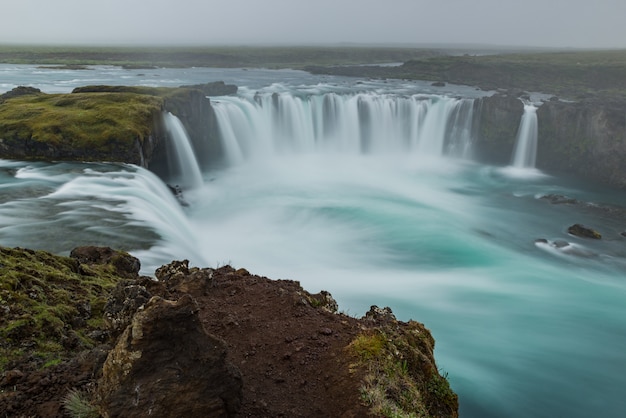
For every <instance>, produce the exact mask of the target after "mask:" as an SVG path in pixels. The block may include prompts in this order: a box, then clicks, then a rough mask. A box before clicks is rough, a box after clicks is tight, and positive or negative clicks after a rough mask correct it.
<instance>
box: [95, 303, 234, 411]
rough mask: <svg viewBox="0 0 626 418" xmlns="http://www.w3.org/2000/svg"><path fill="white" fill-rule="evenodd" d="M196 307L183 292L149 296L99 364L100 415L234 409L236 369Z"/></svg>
mask: <svg viewBox="0 0 626 418" xmlns="http://www.w3.org/2000/svg"><path fill="white" fill-rule="evenodd" d="M197 313H198V306H197V304H196V303H195V301H194V300H193V298H192V297H191V296H189V295H185V296H183V297H181V298H180V299H179V300H178V301H176V302H174V301H168V300H165V299H162V298H160V297H158V296H155V297H153V298H152V299H150V301H149V302H148V303H147V304H146V305H145V307H144V308H143V309H141V310H139V312H138V313H137V314H136V315H135V316H134V318H133V321H132V324H131V325H130V326H128V327H127V328H126V330H125V331H124V333H123V334H122V336H121V337H120V338H119V340H118V343H117V345H116V346H115V347H114V348H113V350H111V352H110V353H109V356H108V358H107V360H106V362H105V364H104V367H103V371H102V379H101V380H100V383H99V390H98V392H99V394H100V396H101V398H102V406H103V409H104V411H106V413H105V416H110V417H124V416H127V417H131V416H154V417H172V418H174V417H184V416H189V417H194V416H209V417H228V416H232V415H233V414H234V413H235V412H236V411H237V410H238V409H239V406H240V402H241V375H240V374H239V371H238V370H237V369H236V368H234V367H232V365H230V364H229V363H228V362H227V361H225V360H226V345H225V343H224V342H223V341H221V340H220V339H219V338H217V337H214V336H210V335H208V334H207V333H206V332H205V330H204V329H203V327H202V325H201V324H200V322H199V320H198V316H197Z"/></svg>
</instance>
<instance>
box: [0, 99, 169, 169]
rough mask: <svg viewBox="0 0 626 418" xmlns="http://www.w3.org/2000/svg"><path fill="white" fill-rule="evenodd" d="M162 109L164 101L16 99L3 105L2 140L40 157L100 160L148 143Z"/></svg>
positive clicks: (1, 113)
mask: <svg viewBox="0 0 626 418" xmlns="http://www.w3.org/2000/svg"><path fill="white" fill-rule="evenodd" d="M162 105H163V100H162V99H161V98H160V97H157V96H150V95H140V94H133V93H98V94H95V93H80V94H34V95H26V96H20V97H14V98H10V99H7V100H5V101H4V102H2V103H0V138H2V139H3V140H4V141H5V142H6V143H11V144H12V148H14V149H22V150H23V151H22V152H23V153H25V154H32V155H33V156H34V157H36V156H37V154H38V153H39V154H42V155H41V156H46V155H48V154H50V153H52V154H53V155H52V156H55V155H54V151H55V150H58V151H57V152H62V153H64V154H69V155H76V156H77V157H79V158H80V159H82V160H88V159H98V160H100V159H103V154H104V155H107V154H110V153H114V152H116V153H120V152H125V151H126V152H131V151H132V150H133V149H134V147H135V144H136V141H137V140H139V141H140V142H142V141H143V140H145V138H147V137H148V136H149V135H150V132H151V129H152V126H153V123H152V122H153V119H154V118H155V115H156V114H158V113H160V111H161V108H162ZM27 156H28V155H27ZM90 156H91V158H90Z"/></svg>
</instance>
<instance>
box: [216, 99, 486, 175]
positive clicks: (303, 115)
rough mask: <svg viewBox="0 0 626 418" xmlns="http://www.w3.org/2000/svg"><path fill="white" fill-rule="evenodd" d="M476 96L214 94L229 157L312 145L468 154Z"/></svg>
mask: <svg viewBox="0 0 626 418" xmlns="http://www.w3.org/2000/svg"><path fill="white" fill-rule="evenodd" d="M473 103H474V100H473V99H459V98H451V97H446V96H434V95H423V94H414V95H409V96H404V95H396V94H380V93H375V92H365V93H356V94H338V93H334V92H328V93H323V94H302V93H292V92H281V93H276V92H274V93H272V92H267V93H258V92H257V93H255V94H253V95H248V96H246V95H240V96H232V97H231V96H228V97H220V98H219V99H216V100H213V101H212V104H213V107H214V109H215V114H216V117H217V123H218V131H219V133H220V136H221V141H222V145H223V149H224V150H225V151H224V152H225V154H226V155H225V159H226V160H227V163H228V164H237V163H240V162H242V161H244V160H248V159H251V158H263V157H264V156H270V155H275V154H285V153H310V152H315V153H320V152H333V153H347V154H381V153H411V154H415V155H419V156H442V155H454V156H460V157H464V156H466V155H467V149H468V147H469V144H471V132H472V121H473V116H472V112H473Z"/></svg>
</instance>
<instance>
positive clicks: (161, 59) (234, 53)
mask: <svg viewBox="0 0 626 418" xmlns="http://www.w3.org/2000/svg"><path fill="white" fill-rule="evenodd" d="M436 54H438V51H436V50H432V49H424V48H385V47H348V46H346V47H314V46H310V47H247V46H214V47H171V48H166V47H141V48H139V47H128V48H123V47H69V46H68V47H50V46H7V45H5V46H0V63H8V64H45V65H96V64H108V65H121V66H126V67H129V68H150V67H223V68H234V67H264V68H302V67H303V66H305V65H349V64H366V63H370V64H371V63H389V62H404V61H407V60H411V59H419V58H423V57H426V56H433V55H436Z"/></svg>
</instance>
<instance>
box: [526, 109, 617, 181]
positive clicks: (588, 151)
mask: <svg viewBox="0 0 626 418" xmlns="http://www.w3.org/2000/svg"><path fill="white" fill-rule="evenodd" d="M537 117H538V120H539V143H538V150H537V167H538V168H540V169H544V170H552V171H559V172H566V173H571V174H574V175H577V176H581V177H585V178H588V179H590V180H594V181H600V182H603V183H607V184H610V185H612V186H617V187H620V188H624V187H626V158H625V157H626V105H625V104H624V103H619V102H612V101H606V102H605V101H599V100H586V101H582V102H578V103H566V102H561V101H556V100H555V101H550V102H546V103H544V104H543V105H542V106H541V107H540V108H539V109H538V110H537Z"/></svg>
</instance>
